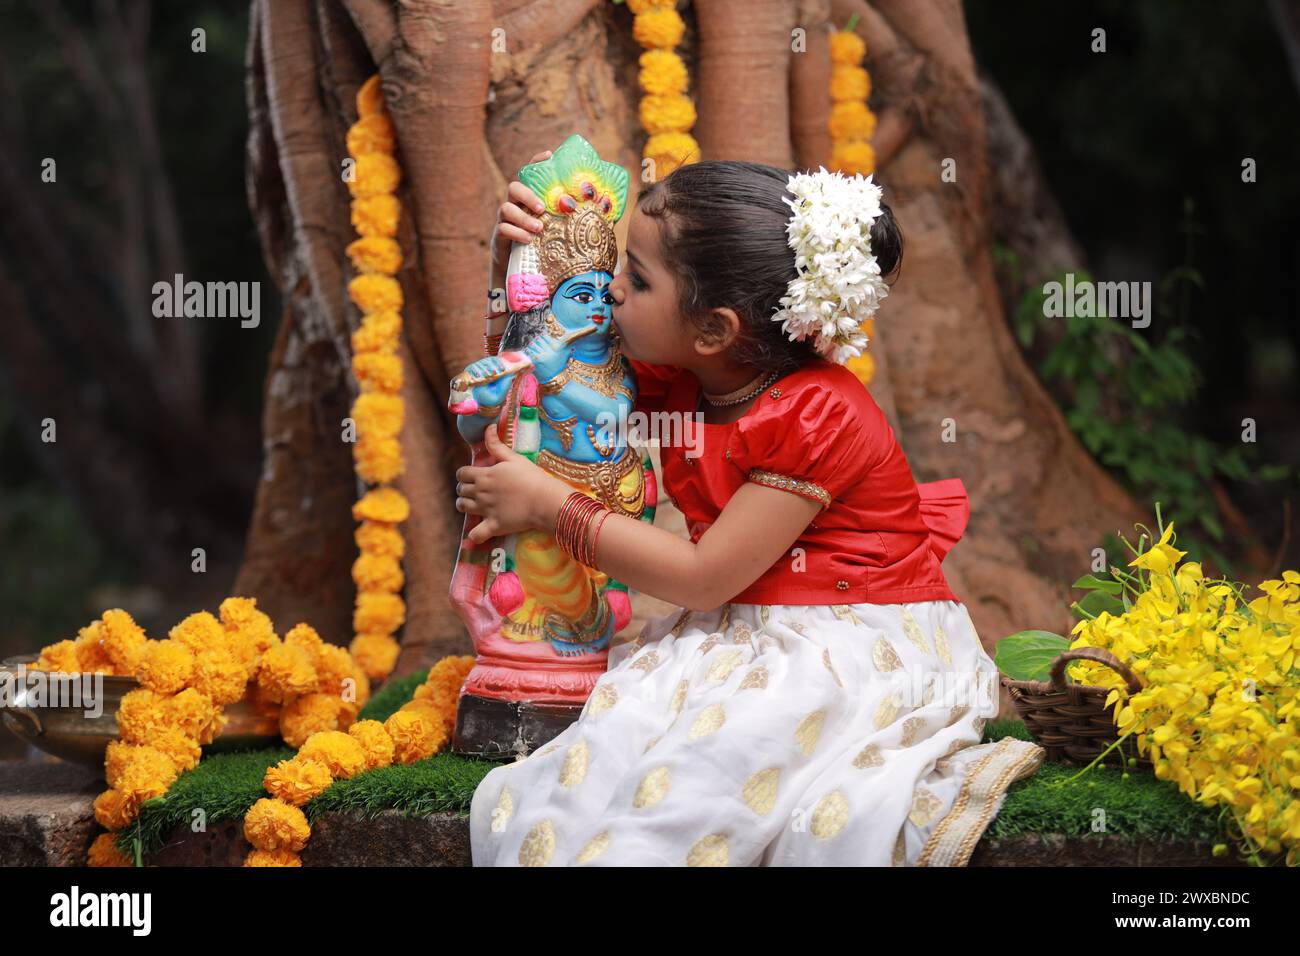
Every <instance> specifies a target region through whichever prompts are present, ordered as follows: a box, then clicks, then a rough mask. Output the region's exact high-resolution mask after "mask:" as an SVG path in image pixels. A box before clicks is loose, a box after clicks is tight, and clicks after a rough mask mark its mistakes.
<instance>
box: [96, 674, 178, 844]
mask: <svg viewBox="0 0 1300 956" xmlns="http://www.w3.org/2000/svg"><path fill="white" fill-rule="evenodd" d="M169 704H170V702H169V701H168V699H167V698H166V697H163V696H161V695H159V694H155V693H154V692H153V691H151V690H149V689H147V688H143V687H142V688H140V689H138V690H133V691H130V692H128V693H126V694H124V695H123V696H122V700H121V702H120V703H119V704H118V705H117V732H118V736H119V737H120V738H121V739H122V740H125V741H126V742H127V743H133V744H134V743H138V744H144V743H148V742H149V738H150V737H152V736H153V735H154V734H156V733H157V732H158V731H160V730H163V729H164V728H166V727H167V726H168V725H169V724H170V723H171V715H170V714H169V713H168V707H169ZM109 829H113V828H112V827H110V828H109Z"/></svg>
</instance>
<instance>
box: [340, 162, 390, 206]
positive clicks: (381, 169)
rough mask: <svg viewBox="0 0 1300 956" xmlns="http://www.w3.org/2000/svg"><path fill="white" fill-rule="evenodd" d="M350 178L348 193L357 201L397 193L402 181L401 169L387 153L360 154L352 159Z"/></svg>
mask: <svg viewBox="0 0 1300 956" xmlns="http://www.w3.org/2000/svg"><path fill="white" fill-rule="evenodd" d="M353 159H354V161H355V163H354V166H353V170H352V173H353V175H352V178H351V179H350V180H348V183H347V186H348V192H350V193H352V195H353V196H354V197H356V198H357V199H365V198H366V197H368V196H380V195H384V194H388V193H394V192H396V191H397V187H398V184H400V183H401V181H402V167H401V166H399V165H398V164H397V160H395V159H393V157H392V156H390V155H388V154H387V153H362V154H361V155H360V156H355V157H353Z"/></svg>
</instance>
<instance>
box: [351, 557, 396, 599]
mask: <svg viewBox="0 0 1300 956" xmlns="http://www.w3.org/2000/svg"><path fill="white" fill-rule="evenodd" d="M352 580H353V581H355V582H356V583H357V587H358V588H359V589H360V590H362V591H382V592H385V593H389V594H396V593H397V592H399V591H401V590H402V584H403V583H404V581H405V578H404V576H403V574H402V564H401V562H400V561H398V560H397V559H396V558H390V557H386V556H384V555H377V554H366V553H365V552H364V551H363V552H362V553H361V556H360V557H359V558H357V559H356V561H354V562H353V563H352Z"/></svg>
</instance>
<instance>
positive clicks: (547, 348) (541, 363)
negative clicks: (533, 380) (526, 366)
mask: <svg viewBox="0 0 1300 956" xmlns="http://www.w3.org/2000/svg"><path fill="white" fill-rule="evenodd" d="M524 354H525V355H527V356H528V358H529V359H531V360H532V363H533V369H534V370H535V371H536V373H537V378H538V380H539V381H542V382H549V381H550V380H551V379H553V378H555V376H557V375H559V374H560V373H561V372H562V371H564V367H565V366H566V365H568V364H569V354H568V352H567V351H566V349H565V346H564V345H563V344H562V343H561V342H560V340H559V339H557V338H555V337H554V336H550V335H539V336H538V337H537V338H535V339H533V340H532V341H531V342H529V343H528V345H527V346H525V347H524Z"/></svg>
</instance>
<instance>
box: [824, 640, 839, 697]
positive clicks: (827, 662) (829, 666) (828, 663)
mask: <svg viewBox="0 0 1300 956" xmlns="http://www.w3.org/2000/svg"><path fill="white" fill-rule="evenodd" d="M822 666H823V667H825V668H826V669H827V670H828V671H830V672H831V676H832V677H834V678H835V683H836V684H838V685H839V686H840V687H843V686H844V682H843V681H841V680H840V675H839V674H837V673H835V667H834V666H833V665H832V664H831V650H830V648H829V647H825V648H822Z"/></svg>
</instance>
